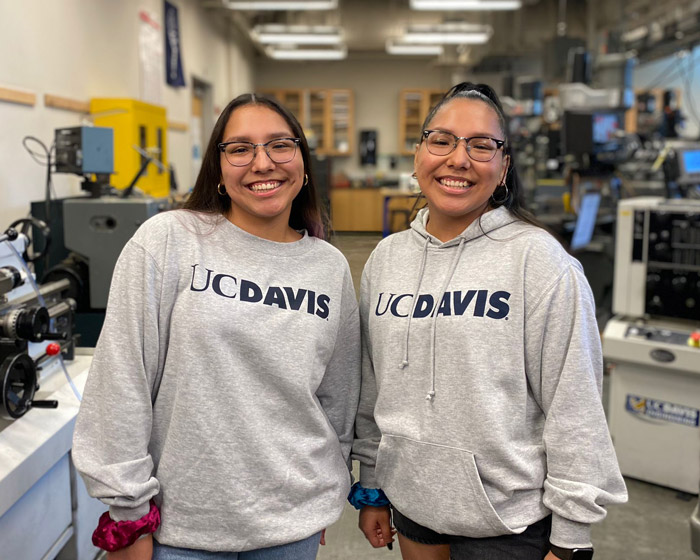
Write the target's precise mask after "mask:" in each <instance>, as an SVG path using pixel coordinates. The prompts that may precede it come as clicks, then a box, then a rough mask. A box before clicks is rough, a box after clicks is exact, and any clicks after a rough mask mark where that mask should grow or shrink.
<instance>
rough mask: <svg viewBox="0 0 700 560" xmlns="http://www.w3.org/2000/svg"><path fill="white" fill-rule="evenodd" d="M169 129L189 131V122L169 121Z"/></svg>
mask: <svg viewBox="0 0 700 560" xmlns="http://www.w3.org/2000/svg"><path fill="white" fill-rule="evenodd" d="M168 130H174V131H175V132H187V131H188V130H189V127H188V126H187V123H184V122H177V121H168Z"/></svg>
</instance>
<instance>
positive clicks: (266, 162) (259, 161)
mask: <svg viewBox="0 0 700 560" xmlns="http://www.w3.org/2000/svg"><path fill="white" fill-rule="evenodd" d="M273 167H274V163H273V162H272V160H271V159H270V156H268V155H267V152H266V151H265V148H264V147H263V146H255V151H254V152H253V168H252V169H253V171H258V172H260V171H269V170H270V169H272V168H273Z"/></svg>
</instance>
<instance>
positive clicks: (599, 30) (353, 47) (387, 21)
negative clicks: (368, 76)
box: [205, 0, 700, 67]
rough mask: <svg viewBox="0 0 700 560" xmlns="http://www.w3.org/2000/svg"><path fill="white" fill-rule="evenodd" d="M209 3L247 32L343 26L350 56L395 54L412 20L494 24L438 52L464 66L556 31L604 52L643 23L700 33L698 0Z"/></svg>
mask: <svg viewBox="0 0 700 560" xmlns="http://www.w3.org/2000/svg"><path fill="white" fill-rule="evenodd" d="M205 4H206V5H207V6H209V7H210V8H212V9H213V10H216V11H217V12H220V13H221V14H222V15H223V16H224V17H228V18H229V19H230V21H231V23H232V25H234V26H236V27H237V28H238V29H239V30H240V31H242V32H243V33H244V35H247V32H248V30H250V29H252V27H254V26H255V25H257V24H261V23H287V24H304V25H338V26H341V27H342V29H343V31H344V35H345V43H346V44H347V48H348V55H349V57H367V56H371V57H389V56H390V55H387V54H386V53H385V43H386V40H387V39H389V38H392V37H398V36H399V35H400V34H401V31H402V30H403V29H404V28H405V27H406V26H408V25H415V24H437V23H441V22H445V21H454V20H462V21H468V22H470V23H484V24H489V25H491V26H492V27H493V30H494V33H493V36H492V37H491V39H490V41H489V43H488V44H487V45H485V46H478V47H475V46H472V47H461V46H460V47H450V48H447V49H446V52H445V54H444V55H442V56H441V57H439V58H437V59H435V62H436V63H437V64H445V65H460V66H462V67H463V66H465V65H477V64H479V63H481V62H482V61H483V60H485V59H489V58H493V57H496V58H498V57H511V58H512V57H514V56H519V57H528V56H530V57H541V56H542V54H543V49H545V48H546V47H547V45H548V44H550V43H551V41H552V40H553V39H554V38H555V37H557V36H558V35H566V36H567V37H573V38H578V39H583V40H585V41H586V44H587V45H588V48H589V49H592V50H594V51H598V52H600V51H601V50H604V49H605V48H607V47H608V45H611V46H612V48H613V49H614V50H617V51H619V50H629V47H630V44H629V43H628V44H620V41H619V37H620V36H621V34H623V33H624V32H626V31H630V30H633V29H640V28H644V27H646V28H648V29H649V33H648V34H647V38H646V39H645V40H644V41H646V42H647V43H649V42H650V38H649V37H650V36H651V35H652V34H653V33H652V31H651V30H652V27H654V28H655V29H656V32H655V33H656V38H657V39H658V40H657V41H656V43H655V45H660V44H661V43H664V44H668V43H672V47H673V48H675V47H676V46H680V47H682V46H683V45H684V44H686V45H687V44H688V43H692V42H697V40H698V39H700V24H698V21H699V18H698V14H700V0H568V2H567V0H522V8H521V9H519V10H515V11H503V12H441V11H415V10H411V9H410V7H409V0H339V7H338V8H337V9H336V10H331V11H275V12H271V11H232V10H228V9H226V8H224V7H223V5H222V4H223V3H222V1H221V0H205ZM679 27H682V28H683V29H681V31H680V32H679V31H678V29H679ZM680 36H682V37H680ZM659 37H661V38H662V39H664V40H663V41H662V40H661V39H659ZM615 41H617V43H616V42H615ZM644 41H643V42H642V44H631V46H632V47H635V48H637V49H638V50H640V51H642V54H644V52H643V51H649V52H651V49H650V48H646V46H645V44H643V43H644ZM251 44H253V46H254V47H255V48H256V50H257V52H258V53H259V55H260V56H265V55H264V50H263V49H262V48H261V46H260V45H258V44H256V43H255V42H254V41H253V40H251ZM618 45H619V46H618ZM647 46H648V45H647ZM667 48H668V45H667Z"/></svg>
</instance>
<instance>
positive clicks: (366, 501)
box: [348, 482, 390, 509]
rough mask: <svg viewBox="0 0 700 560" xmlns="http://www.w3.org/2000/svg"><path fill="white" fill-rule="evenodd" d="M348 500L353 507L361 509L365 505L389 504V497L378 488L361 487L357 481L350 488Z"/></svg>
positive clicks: (380, 505)
mask: <svg viewBox="0 0 700 560" xmlns="http://www.w3.org/2000/svg"><path fill="white" fill-rule="evenodd" d="M348 501H349V502H350V503H351V504H352V505H353V507H354V508H355V509H362V508H363V507H365V506H372V507H384V506H389V504H390V502H389V498H387V497H386V494H385V493H384V492H383V491H382V490H381V489H380V488H363V487H362V485H361V484H360V483H359V482H356V483H355V484H353V485H352V488H350V494H348Z"/></svg>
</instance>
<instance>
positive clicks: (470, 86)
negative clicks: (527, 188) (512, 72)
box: [420, 82, 547, 229]
mask: <svg viewBox="0 0 700 560" xmlns="http://www.w3.org/2000/svg"><path fill="white" fill-rule="evenodd" d="M455 99H474V100H477V101H481V102H482V103H486V104H487V105H488V106H489V107H491V108H492V109H493V110H494V112H495V113H496V117H497V118H498V125H499V127H500V129H501V133H502V135H503V140H504V141H505V143H504V144H503V157H506V156H507V157H508V169H507V171H506V177H505V181H504V185H503V186H501V185H498V186H497V187H496V190H495V191H494V192H493V195H492V196H491V198H489V207H490V208H491V209H495V208H498V207H499V206H505V207H506V208H507V209H508V210H509V212H510V213H511V214H513V215H514V216H515V217H516V218H518V219H519V220H522V221H523V222H527V223H529V224H532V225H534V226H537V227H540V228H542V229H547V228H546V227H545V226H544V225H543V224H541V223H540V222H539V221H538V220H537V219H536V218H535V217H534V216H533V215H532V213H531V212H530V211H529V210H527V208H526V207H525V198H524V193H523V185H522V183H521V182H520V178H519V177H518V172H517V170H516V167H515V160H514V157H513V153H512V149H511V142H510V137H509V135H508V127H507V126H506V116H505V111H504V110H503V106H502V105H501V101H500V100H499V99H498V95H496V92H495V91H494V90H493V88H491V87H490V86H488V85H486V84H474V83H472V82H461V83H459V84H457V85H455V86H452V87H451V88H450V90H449V91H448V92H447V93H446V94H445V95H444V96H443V97H442V99H441V100H440V101H438V103H437V105H435V106H434V107H433V108H432V109H431V110H430V112H429V113H428V116H427V117H426V118H425V121H424V122H423V127H422V130H426V129H428V128H429V127H430V122H431V121H432V120H433V119H434V118H435V115H437V113H438V111H440V109H442V108H443V107H444V106H445V105H447V104H448V103H450V102H451V101H454V100H455ZM420 143H421V144H422V143H423V135H422V134H421V138H420ZM494 195H495V198H494ZM485 211H486V210H485Z"/></svg>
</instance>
